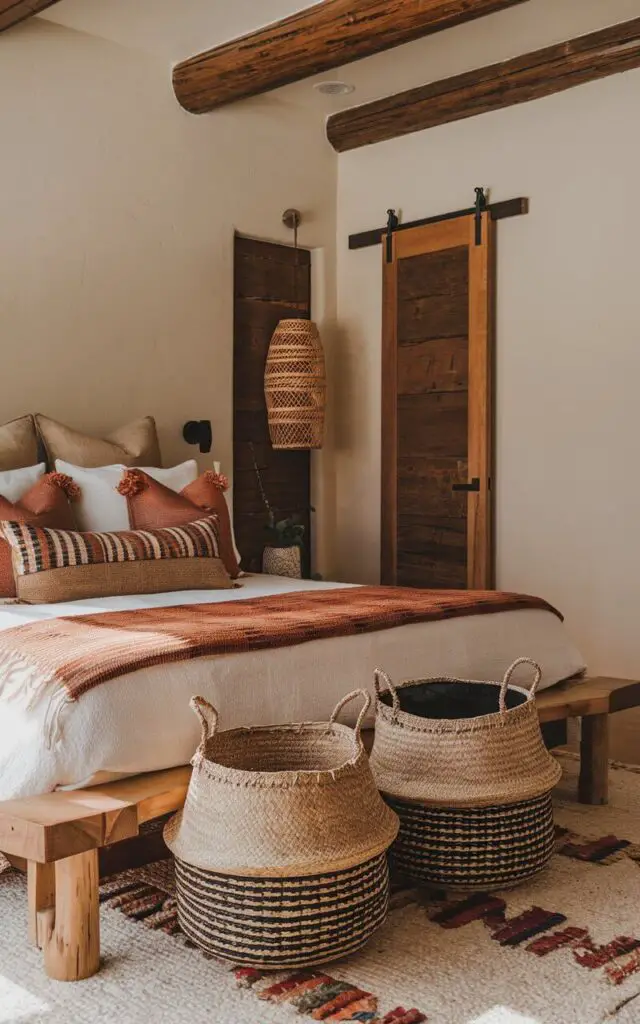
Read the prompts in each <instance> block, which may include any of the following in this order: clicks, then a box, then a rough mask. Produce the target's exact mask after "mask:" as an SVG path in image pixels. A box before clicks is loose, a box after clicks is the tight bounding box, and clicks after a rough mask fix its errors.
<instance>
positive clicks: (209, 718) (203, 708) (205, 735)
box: [189, 697, 218, 766]
mask: <svg viewBox="0 0 640 1024" xmlns="http://www.w3.org/2000/svg"><path fill="white" fill-rule="evenodd" d="M189 707H190V708H191V710H192V711H195V713H196V715H197V716H198V719H199V721H200V728H201V729H202V736H201V738H200V745H199V746H198V749H197V750H196V752H195V754H194V756H193V759H192V761H191V764H192V765H194V766H195V765H196V764H199V763H200V761H201V760H202V758H203V757H204V752H205V747H206V744H207V740H210V739H211V737H212V736H213V735H214V733H215V731H216V729H217V728H218V712H217V711H216V709H215V708H214V706H213V704H210V703H209V701H208V700H205V699H204V697H192V698H191V700H190V701H189Z"/></svg>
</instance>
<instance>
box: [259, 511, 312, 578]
mask: <svg viewBox="0 0 640 1024" xmlns="http://www.w3.org/2000/svg"><path fill="white" fill-rule="evenodd" d="M303 538H304V526H303V525H302V524H301V523H298V522H296V517H295V516H289V517H288V518H287V519H278V520H276V517H275V515H274V513H273V510H270V512H269V521H268V525H267V528H266V544H265V546H264V551H263V552H262V571H263V572H266V573H268V574H269V575H270V576H291V577H293V578H294V579H300V578H301V577H302V551H301V549H302V543H303Z"/></svg>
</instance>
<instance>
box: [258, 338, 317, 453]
mask: <svg viewBox="0 0 640 1024" xmlns="http://www.w3.org/2000/svg"><path fill="white" fill-rule="evenodd" d="M264 394H265V399H266V403H267V414H268V417H269V433H270V435H271V444H272V446H273V447H274V448H288V449H309V448H322V442H323V438H324V410H325V405H326V395H327V379H326V373H325V365H324V352H323V350H322V342H321V340H320V333H319V331H318V328H317V327H316V325H315V324H314V323H313V321H312V320H297V319H296V320H293V319H292V320H281V321H280V323H279V324H278V326H277V327H276V329H275V331H274V334H273V337H272V339H271V344H270V345H269V354H268V356H267V364H266V367H265V371H264Z"/></svg>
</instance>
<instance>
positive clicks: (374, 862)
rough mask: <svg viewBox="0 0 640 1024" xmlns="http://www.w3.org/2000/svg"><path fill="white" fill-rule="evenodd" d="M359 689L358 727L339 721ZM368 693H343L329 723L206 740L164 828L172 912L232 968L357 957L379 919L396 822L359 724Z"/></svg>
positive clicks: (208, 718)
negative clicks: (172, 873)
mask: <svg viewBox="0 0 640 1024" xmlns="http://www.w3.org/2000/svg"><path fill="white" fill-rule="evenodd" d="M357 695H362V696H363V697H364V701H365V704H364V708H363V710H362V712H361V714H360V717H359V719H358V723H357V725H356V728H355V729H350V728H347V727H346V726H344V725H340V724H338V723H337V721H336V716H337V715H338V713H339V711H340V709H341V708H342V706H343V705H344V704H345V703H346V701H347V700H351V699H352V698H353V697H354V696H357ZM370 703H371V699H370V697H369V695H368V694H367V693H365V691H363V690H360V691H356V693H352V694H349V695H348V697H346V698H345V699H344V701H341V702H340V704H339V705H338V707H337V708H336V710H335V711H334V713H333V715H332V717H331V719H330V721H329V722H320V723H305V724H302V725H287V726H274V727H270V728H257V729H233V730H229V731H226V732H218V731H217V728H216V726H217V714H216V712H215V710H214V709H213V708H212V707H211V705H210V704H207V702H206V701H204V700H203V699H202V698H194V700H193V701H192V707H194V710H196V712H197V713H198V715H199V717H200V719H201V723H202V727H203V738H202V742H201V744H200V747H199V748H198V752H197V753H196V756H195V757H194V760H193V764H194V771H193V775H192V778H191V783H190V786H189V791H188V794H187V799H186V803H185V806H184V809H183V810H182V811H181V812H180V813H179V814H178V815H176V816H175V817H174V818H172V819H171V821H170V822H169V823H168V824H167V825H166V827H165V833H164V834H165V840H166V842H167V845H168V846H169V848H170V849H171V851H172V852H173V854H174V857H175V862H176V881H177V902H178V919H179V921H180V924H181V927H182V929H183V931H184V933H185V935H187V937H188V938H189V939H191V940H192V941H193V942H194V943H195V944H196V945H198V946H200V947H201V948H202V949H204V950H205V951H206V952H208V953H210V954H212V955H213V956H216V957H220V958H221V959H223V960H230V961H232V962H233V963H235V964H238V965H244V966H250V967H260V968H263V969H273V970H280V969H284V968H301V967H310V966H312V965H315V964H320V963H323V962H325V961H329V960H335V959H336V958H338V957H341V956H346V955H347V954H349V953H353V952H354V951H355V950H357V949H359V948H360V947H361V946H363V945H364V943H365V942H367V940H368V939H369V938H370V937H371V935H372V934H373V932H374V931H375V930H376V928H378V927H379V926H380V925H381V924H382V922H383V921H384V919H385V917H386V914H387V908H388V901H389V870H388V865H387V856H386V851H387V849H388V847H389V846H390V845H391V843H392V842H393V840H394V839H395V837H396V835H397V833H398V827H399V823H398V819H397V816H396V815H395V814H394V812H393V811H392V810H391V809H390V808H389V806H388V805H387V804H386V803H385V802H384V801H383V800H382V798H381V796H380V794H379V792H378V790H377V788H376V785H375V782H374V780H373V775H372V774H371V769H370V766H369V761H368V758H367V755H366V753H365V751H364V749H363V747H362V742H361V738H360V729H361V724H362V720H363V718H364V715H365V713H366V711H367V709H368V708H369V706H370Z"/></svg>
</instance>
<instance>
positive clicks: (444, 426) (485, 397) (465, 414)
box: [381, 214, 494, 589]
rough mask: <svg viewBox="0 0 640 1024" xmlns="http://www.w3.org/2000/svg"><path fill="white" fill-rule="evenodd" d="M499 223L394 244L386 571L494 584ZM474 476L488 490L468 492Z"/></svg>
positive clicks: (389, 285)
mask: <svg viewBox="0 0 640 1024" xmlns="http://www.w3.org/2000/svg"><path fill="white" fill-rule="evenodd" d="M493 251H494V245H493V225H492V222H491V221H490V218H489V217H488V215H486V214H485V215H484V216H483V219H482V241H481V243H480V244H479V245H477V244H476V224H475V218H474V217H459V218H456V219H454V220H450V221H446V222H442V223H437V224H431V225H427V226H423V227H418V228H415V229H410V230H406V231H402V232H399V233H397V234H395V236H394V239H393V252H392V259H391V261H390V262H388V261H387V251H386V245H383V259H384V265H383V290H384V301H383V346H382V509H381V511H382V537H381V539H382V544H381V577H382V581H383V582H384V583H391V584H398V585H400V586H423V587H445V588H456V589H457V588H466V587H474V588H483V587H489V586H491V585H492V553H491V512H490V469H491V434H492V430H491V386H492V382H491V366H492V316H493V303H492V297H491V289H492V286H493V276H492V273H491V267H492V259H493ZM474 477H477V478H479V480H480V481H481V483H480V490H479V492H477V493H474V492H466V491H460V490H456V489H455V488H457V487H460V486H461V485H466V484H467V483H468V482H469V481H470V480H472V479H473V478H474Z"/></svg>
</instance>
